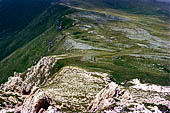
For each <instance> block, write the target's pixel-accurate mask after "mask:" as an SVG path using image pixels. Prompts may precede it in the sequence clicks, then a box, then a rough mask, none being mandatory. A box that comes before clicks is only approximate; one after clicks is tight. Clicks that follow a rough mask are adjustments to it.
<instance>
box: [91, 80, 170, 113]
mask: <svg viewBox="0 0 170 113" xmlns="http://www.w3.org/2000/svg"><path fill="white" fill-rule="evenodd" d="M138 92H139V93H138ZM136 93H138V94H136ZM153 94H154V93H153ZM153 94H152V96H150V95H151V94H148V92H144V91H141V92H140V91H138V90H135V89H131V88H129V89H127V88H124V87H123V86H119V85H117V84H115V83H113V82H111V83H109V84H108V85H107V86H106V87H105V88H104V89H102V90H101V91H100V92H99V93H98V94H97V95H96V97H95V99H94V100H93V101H92V102H91V104H90V105H89V107H88V111H89V112H99V111H100V112H104V113H117V112H132V113H137V112H139V113H152V112H153V111H154V112H155V113H162V112H169V110H170V108H169V107H170V102H169V101H168V100H165V99H164V98H161V97H160V96H159V95H158V94H157V93H155V95H153ZM145 95H147V96H148V97H149V96H150V97H149V98H150V99H148V98H147V97H145ZM156 95H157V96H156ZM156 101H157V102H156ZM162 107H163V109H162Z"/></svg>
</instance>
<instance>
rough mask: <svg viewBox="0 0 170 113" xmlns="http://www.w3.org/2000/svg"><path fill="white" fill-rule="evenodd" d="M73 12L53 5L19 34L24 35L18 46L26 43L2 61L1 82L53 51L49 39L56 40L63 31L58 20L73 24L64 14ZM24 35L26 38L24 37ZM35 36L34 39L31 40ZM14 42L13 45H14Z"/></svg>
mask: <svg viewBox="0 0 170 113" xmlns="http://www.w3.org/2000/svg"><path fill="white" fill-rule="evenodd" d="M71 12H73V11H72V10H70V9H68V8H67V7H64V6H60V5H55V6H52V7H50V8H48V9H47V10H46V11H45V12H44V13H42V14H41V15H40V16H39V17H37V18H36V19H35V20H33V21H32V22H31V23H30V24H29V25H28V26H27V27H26V28H25V29H24V30H22V31H21V32H20V33H19V34H18V37H19V36H21V35H22V37H21V38H19V39H20V40H19V39H18V40H17V42H15V44H16V43H17V44H18V45H17V46H20V45H21V44H25V43H26V44H25V45H24V46H23V47H22V48H19V49H17V50H16V51H15V52H13V53H12V54H11V55H10V56H8V57H6V58H5V59H4V60H2V61H1V63H0V67H1V69H0V73H1V80H0V83H2V82H4V81H6V80H7V78H8V77H9V76H11V75H13V72H14V71H17V72H23V71H24V70H26V69H27V68H28V67H30V66H31V65H33V64H35V63H36V62H37V61H38V60H39V59H40V57H41V56H45V55H48V54H49V53H50V52H51V51H48V48H49V41H53V42H55V40H56V37H57V36H58V35H59V34H60V33H61V32H60V31H58V30H57V27H58V24H57V22H56V21H57V20H59V21H60V20H61V21H62V22H63V26H67V27H69V26H71V25H72V24H71V23H72V21H71V20H69V19H67V18H65V17H63V15H66V14H69V13H71ZM23 37H25V38H24V39H23ZM28 37H29V38H28ZM33 38H34V40H32V41H30V40H31V39H33ZM29 41H30V42H29ZM28 42H29V43H28ZM13 43H14V42H13ZM13 43H12V44H11V47H13ZM59 43H60V42H56V44H55V45H56V46H59ZM14 46H16V45H14ZM56 51H57V50H56ZM55 53H57V52H55Z"/></svg>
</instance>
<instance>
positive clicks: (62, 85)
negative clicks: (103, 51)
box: [0, 56, 170, 113]
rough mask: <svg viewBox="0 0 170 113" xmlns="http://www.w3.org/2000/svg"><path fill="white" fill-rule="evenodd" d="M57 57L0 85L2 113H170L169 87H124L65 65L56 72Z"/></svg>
mask: <svg viewBox="0 0 170 113" xmlns="http://www.w3.org/2000/svg"><path fill="white" fill-rule="evenodd" d="M59 59H61V58H59V57H57V56H49V57H44V58H42V59H41V60H40V61H39V62H38V63H37V64H36V65H35V66H32V67H31V68H29V69H28V70H27V71H25V72H24V73H14V76H13V77H9V80H8V82H6V83H5V84H3V85H1V86H0V113H7V112H15V113H60V112H85V111H86V112H108V113H110V112H111V113H117V112H135V113H136V112H140V113H152V112H157V113H161V112H170V101H169V100H168V99H166V98H165V97H169V94H170V90H169V89H170V87H169V86H157V85H153V84H142V83H141V82H140V81H139V80H138V79H134V80H132V81H129V83H130V84H132V86H130V87H124V86H122V85H118V84H116V83H114V82H112V81H111V80H110V79H109V75H108V74H107V73H100V72H89V71H87V70H84V69H82V68H79V67H73V66H65V67H63V68H61V69H60V70H59V71H57V72H53V71H52V69H53V68H54V66H55V64H56V62H57V60H59Z"/></svg>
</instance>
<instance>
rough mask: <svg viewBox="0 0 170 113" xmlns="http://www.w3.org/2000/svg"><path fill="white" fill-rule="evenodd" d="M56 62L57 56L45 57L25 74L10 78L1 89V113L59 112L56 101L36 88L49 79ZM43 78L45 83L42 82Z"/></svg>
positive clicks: (15, 74) (17, 74)
mask: <svg viewBox="0 0 170 113" xmlns="http://www.w3.org/2000/svg"><path fill="white" fill-rule="evenodd" d="M56 61H57V58H56V57H55V56H48V57H44V58H42V59H41V60H40V61H39V62H38V63H37V64H36V65H35V66H32V67H31V68H29V69H28V70H27V71H25V72H24V73H14V77H9V79H8V82H6V83H5V84H3V85H1V87H0V92H1V94H0V113H6V112H17V113H50V112H51V113H56V112H59V109H58V108H57V106H55V104H54V101H52V99H51V98H49V97H48V96H47V94H46V93H45V92H44V91H43V90H42V89H40V88H39V87H36V86H39V85H40V83H41V84H42V83H43V82H44V81H45V80H46V78H48V76H49V75H50V71H51V69H52V68H53V66H54V65H55V63H56ZM41 77H42V78H43V79H44V80H43V81H40V80H42V78H41ZM45 77H46V78H45Z"/></svg>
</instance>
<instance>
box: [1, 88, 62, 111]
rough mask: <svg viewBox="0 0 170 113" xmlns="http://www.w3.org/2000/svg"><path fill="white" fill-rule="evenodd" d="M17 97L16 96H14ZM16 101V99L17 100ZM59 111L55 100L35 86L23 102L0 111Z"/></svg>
mask: <svg viewBox="0 0 170 113" xmlns="http://www.w3.org/2000/svg"><path fill="white" fill-rule="evenodd" d="M14 99H15V98H14ZM15 101H16V100H15ZM7 112H15V113H16V112H18V113H59V112H60V110H59V108H57V106H55V104H54V101H53V100H52V99H51V98H49V97H48V96H47V95H46V93H44V91H43V90H41V89H39V88H38V87H33V89H32V91H31V93H30V95H27V96H26V98H25V100H24V101H23V103H22V104H21V105H19V106H12V107H5V108H4V109H2V110H0V113H7Z"/></svg>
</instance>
